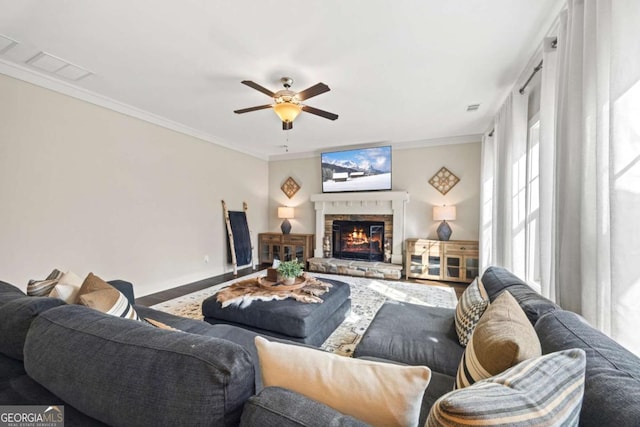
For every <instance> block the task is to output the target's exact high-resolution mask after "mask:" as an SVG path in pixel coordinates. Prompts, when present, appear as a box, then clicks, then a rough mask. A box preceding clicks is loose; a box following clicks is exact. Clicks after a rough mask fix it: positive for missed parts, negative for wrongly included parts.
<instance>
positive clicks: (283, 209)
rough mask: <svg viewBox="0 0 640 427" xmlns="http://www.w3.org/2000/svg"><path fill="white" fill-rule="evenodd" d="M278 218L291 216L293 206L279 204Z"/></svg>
mask: <svg viewBox="0 0 640 427" xmlns="http://www.w3.org/2000/svg"><path fill="white" fill-rule="evenodd" d="M278 218H281V219H283V218H284V219H290V218H293V208H291V207H288V206H280V207H279V208H278Z"/></svg>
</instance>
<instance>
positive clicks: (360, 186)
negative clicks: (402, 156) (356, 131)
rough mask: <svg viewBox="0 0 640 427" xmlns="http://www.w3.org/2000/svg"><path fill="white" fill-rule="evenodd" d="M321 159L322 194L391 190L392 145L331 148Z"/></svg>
mask: <svg viewBox="0 0 640 427" xmlns="http://www.w3.org/2000/svg"><path fill="white" fill-rule="evenodd" d="M320 160H321V163H322V164H321V168H322V192H323V193H343V192H350V191H383V190H391V146H384V147H371V148H358V149H355V150H345V151H332V152H327V153H322V155H321V156H320Z"/></svg>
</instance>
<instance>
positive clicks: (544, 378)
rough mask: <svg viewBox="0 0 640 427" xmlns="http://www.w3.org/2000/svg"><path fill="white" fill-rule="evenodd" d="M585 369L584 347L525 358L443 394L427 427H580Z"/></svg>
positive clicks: (430, 415)
mask: <svg viewBox="0 0 640 427" xmlns="http://www.w3.org/2000/svg"><path fill="white" fill-rule="evenodd" d="M584 368H585V354H584V351H583V350H580V349H573V350H566V351H562V352H558V353H552V354H548V355H545V356H541V357H538V358H534V359H529V360H526V361H524V362H522V363H520V364H518V365H516V366H514V367H512V368H510V369H508V370H506V371H505V372H503V373H502V374H500V375H496V376H494V377H491V378H488V379H485V380H482V381H479V382H477V383H475V384H474V385H472V386H470V387H467V388H464V389H461V390H456V391H453V392H450V393H448V394H446V395H444V396H443V397H441V398H440V399H439V400H438V401H437V402H436V403H435V404H434V405H433V407H432V408H431V412H430V413H429V418H428V419H427V424H426V426H427V427H440V426H451V427H453V426H457V427H459V426H479V425H485V426H487V425H502V426H507V425H508V426H523V427H524V426H534V425H536V426H577V425H578V418H579V414H580V406H581V404H582V395H583V391H584ZM636 421H637V420H636ZM601 425H605V424H601ZM606 425H610V424H606Z"/></svg>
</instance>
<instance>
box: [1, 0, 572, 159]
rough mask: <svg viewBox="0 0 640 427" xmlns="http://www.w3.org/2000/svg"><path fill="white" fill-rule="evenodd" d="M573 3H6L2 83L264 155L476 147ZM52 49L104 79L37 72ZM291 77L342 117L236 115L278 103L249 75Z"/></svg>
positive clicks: (313, 102)
mask: <svg viewBox="0 0 640 427" xmlns="http://www.w3.org/2000/svg"><path fill="white" fill-rule="evenodd" d="M562 3H564V0H445V1H442V0H437V1H436V0H422V1H419V0H414V1H410V0H395V1H393V0H384V1H382V0H374V1H372V0H306V1H300V0H298V1H295V0H261V1H256V0H254V1H251V0H234V1H206V0H180V1H177V0H174V1H169V0H135V1H131V0H127V1H124V0H111V1H105V0H57V1H54V0H21V1H16V0H0V35H3V36H5V37H8V38H10V39H13V40H15V41H16V42H18V43H17V44H14V45H12V46H8V48H5V49H4V52H3V49H2V44H1V43H0V72H3V73H5V74H9V75H14V76H17V77H19V78H23V79H26V80H30V81H33V82H35V83H38V84H42V85H44V86H47V87H51V88H54V89H56V90H61V91H64V92H67V93H70V94H72V95H74V96H78V97H81V98H84V99H87V100H91V101H93V102H97V103H99V104H102V105H108V106H110V107H112V108H115V109H119V110H121V111H124V112H129V113H131V114H134V115H137V116H139V117H142V118H145V119H147V120H151V121H155V122H157V123H161V124H164V125H165V126H168V127H172V128H174V129H177V130H181V131H183V132H186V133H190V134H192V135H196V136H199V137H201V138H203V139H206V140H209V141H212V142H216V143H219V144H221V145H225V146H228V147H232V148H234V149H237V150H240V151H243V152H247V153H251V154H253V155H256V156H259V157H263V158H271V159H274V158H282V156H281V155H282V154H283V153H284V149H283V148H282V145H285V144H286V145H288V146H289V152H290V153H291V154H292V155H295V154H298V155H299V154H300V153H309V152H318V151H322V150H326V149H330V148H335V147H338V146H347V145H358V144H376V143H381V142H385V143H392V144H394V145H396V146H398V147H400V146H402V145H403V144H405V145H409V144H416V143H422V142H424V143H427V144H428V143H429V141H432V140H441V139H442V138H451V137H461V138H458V140H464V139H465V137H467V136H469V135H478V134H481V133H483V132H484V131H486V130H487V128H488V127H489V126H490V121H491V118H492V117H493V116H494V115H495V113H496V111H497V109H498V107H499V105H500V104H501V103H502V101H503V100H504V98H505V96H506V94H507V93H508V91H509V90H510V89H511V87H512V86H513V84H514V83H515V82H516V80H517V79H518V77H519V75H520V74H521V73H523V69H524V67H525V65H526V64H527V62H528V61H529V59H530V58H531V56H532V55H533V54H534V52H535V50H536V49H537V47H538V45H539V44H540V42H541V41H542V38H543V37H544V35H545V33H546V32H547V30H548V29H549V27H550V25H551V23H552V22H553V20H554V18H555V16H556V15H557V13H558V11H559V9H560V7H561V5H562ZM0 41H2V40H1V39H0ZM6 43H7V41H6V40H5V44H6ZM40 51H44V52H47V53H49V54H51V55H54V56H56V57H59V58H61V59H63V60H66V61H68V62H71V63H73V64H74V65H76V66H78V67H80V68H84V69H86V70H89V71H91V72H92V73H93V74H91V75H89V76H87V77H84V78H82V79H80V80H78V81H73V80H65V78H64V77H61V76H59V75H55V74H49V73H47V72H46V71H35V69H34V68H33V67H32V65H30V64H27V63H26V61H28V60H29V59H31V58H33V57H34V56H35V55H37V54H38V53H39V52H40ZM525 72H528V71H525ZM80 74H82V72H81V71H78V70H74V73H73V75H75V76H77V75H80ZM282 76H290V77H292V78H293V79H294V85H293V87H292V89H293V90H296V91H300V90H302V89H305V88H307V87H309V86H311V85H313V84H315V83H317V82H324V83H326V84H327V85H329V87H330V88H331V91H330V92H327V93H325V94H322V95H319V96H317V97H314V98H311V99H309V100H308V101H306V102H305V103H306V104H308V105H310V106H312V107H316V108H320V109H322V110H326V111H330V112H333V113H336V114H339V116H340V118H339V119H338V120H336V121H330V120H326V119H323V118H321V117H317V116H314V115H311V114H307V113H302V114H301V115H300V116H299V117H298V118H297V119H296V121H295V123H294V128H293V130H291V131H283V130H282V128H281V123H280V121H279V119H278V118H277V117H276V116H275V114H274V113H273V112H272V111H271V110H269V109H267V110H261V111H255V112H251V113H247V114H242V115H237V114H234V113H233V110H236V109H240V108H246V107H252V106H256V105H262V104H267V103H269V102H270V98H269V97H267V96H266V95H264V94H262V93H260V92H258V91H255V90H253V89H251V88H249V87H247V86H244V85H242V84H240V81H241V80H253V81H254V82H256V83H258V84H260V85H262V86H265V87H267V88H269V89H271V90H273V91H276V90H279V89H280V88H281V86H280V83H279V79H280V77H282ZM78 88H79V89H80V90H78ZM113 101H115V102H113ZM469 104H480V108H479V110H478V111H475V112H467V111H466V107H467V105H469ZM132 107H133V108H132ZM476 140H477V138H476Z"/></svg>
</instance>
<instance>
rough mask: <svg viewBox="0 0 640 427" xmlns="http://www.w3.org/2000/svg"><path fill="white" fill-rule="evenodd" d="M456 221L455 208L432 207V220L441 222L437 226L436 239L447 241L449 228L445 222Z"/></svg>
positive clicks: (449, 234)
mask: <svg viewBox="0 0 640 427" xmlns="http://www.w3.org/2000/svg"><path fill="white" fill-rule="evenodd" d="M455 219H456V207H455V206H446V205H443V206H434V207H433V220H434V221H442V222H441V223H440V225H439V226H438V230H437V232H438V239H440V240H449V237H451V227H450V226H449V224H447V220H449V221H453V220H455Z"/></svg>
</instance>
